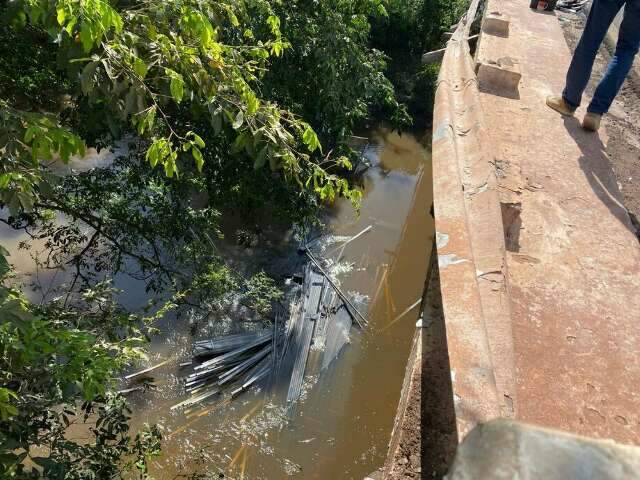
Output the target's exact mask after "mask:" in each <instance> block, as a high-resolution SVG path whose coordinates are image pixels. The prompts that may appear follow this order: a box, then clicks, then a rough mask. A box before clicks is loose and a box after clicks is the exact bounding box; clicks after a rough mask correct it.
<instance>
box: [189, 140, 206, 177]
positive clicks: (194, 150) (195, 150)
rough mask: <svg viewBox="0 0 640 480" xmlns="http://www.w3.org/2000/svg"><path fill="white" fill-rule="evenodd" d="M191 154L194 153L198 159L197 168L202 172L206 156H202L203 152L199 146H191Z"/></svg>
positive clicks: (194, 156)
mask: <svg viewBox="0 0 640 480" xmlns="http://www.w3.org/2000/svg"><path fill="white" fill-rule="evenodd" d="M191 155H193V158H194V160H195V161H196V168H197V169H198V171H199V172H202V167H203V165H204V158H202V152H201V151H200V150H198V148H197V147H195V146H194V147H193V148H191Z"/></svg>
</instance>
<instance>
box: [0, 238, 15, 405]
mask: <svg viewBox="0 0 640 480" xmlns="http://www.w3.org/2000/svg"><path fill="white" fill-rule="evenodd" d="M9 256H10V255H9V252H8V251H7V250H6V249H5V248H4V247H3V246H2V245H0V279H3V278H4V276H5V275H6V274H7V273H9V270H11V267H10V266H9V262H8V260H7V257H9ZM0 390H7V389H1V388H0ZM7 392H11V390H7ZM11 393H13V392H11ZM1 394H2V392H1V391H0V395H1ZM6 395H7V398H9V393H7V394H6ZM0 401H1V399H0Z"/></svg>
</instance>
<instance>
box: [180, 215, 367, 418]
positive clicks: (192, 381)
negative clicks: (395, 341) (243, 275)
mask: <svg viewBox="0 0 640 480" xmlns="http://www.w3.org/2000/svg"><path fill="white" fill-rule="evenodd" d="M370 228H371V227H369V228H367V229H365V231H363V232H360V233H359V234H358V235H356V236H354V237H346V238H345V240H344V242H345V243H344V245H346V244H348V243H349V242H351V241H353V240H355V239H356V238H358V237H360V236H361V235H363V234H364V233H366V232H367V231H369V230H370ZM342 250H343V249H340V255H341V254H342ZM335 251H337V250H335ZM302 252H304V253H305V254H306V255H307V257H308V258H309V259H310V260H311V261H310V262H308V263H307V264H306V265H305V266H304V274H303V275H302V285H301V286H300V287H297V288H298V289H299V292H298V294H297V295H296V297H295V299H294V301H293V302H292V304H291V306H290V309H289V319H288V321H287V322H279V321H278V317H279V316H280V315H279V314H277V315H276V319H275V321H274V325H273V328H268V329H263V330H260V331H255V332H245V333H236V334H231V335H226V336H222V337H218V338H215V339H207V340H200V341H197V342H195V344H194V349H193V360H192V361H191V362H184V363H183V364H181V365H184V366H185V367H191V369H192V372H191V373H190V374H189V375H187V376H186V377H185V389H186V391H187V392H188V393H189V394H190V397H189V398H188V399H186V400H183V401H182V402H180V403H178V404H176V405H174V406H173V407H172V410H175V409H178V408H182V407H191V406H193V405H195V404H197V403H200V402H203V401H206V400H211V399H212V398H215V397H218V396H222V395H225V396H227V397H228V398H234V397H236V396H238V395H240V394H241V393H242V392H244V391H246V390H248V389H249V388H250V387H252V386H254V385H257V384H258V383H259V382H260V381H262V380H264V379H267V378H270V379H271V383H272V386H273V387H276V386H281V387H283V389H286V405H287V407H290V406H292V405H293V404H295V403H296V402H297V401H298V399H299V398H300V394H301V391H302V385H303V382H304V378H305V375H306V374H307V373H308V372H307V371H308V360H309V356H310V350H311V348H312V345H313V346H314V350H316V351H318V354H316V353H315V352H314V367H317V368H318V369H319V370H326V369H327V368H328V367H329V365H330V364H331V362H332V361H333V360H334V359H335V358H336V357H337V356H338V355H339V353H340V351H341V350H342V348H343V347H344V345H345V344H346V343H348V341H349V332H350V330H351V327H352V324H353V322H354V321H355V322H356V323H357V324H358V325H359V326H360V327H361V328H364V327H365V326H366V324H367V320H366V318H365V317H364V316H363V315H362V314H361V313H360V312H359V311H358V310H357V308H356V306H355V305H354V304H353V302H352V301H351V300H350V299H349V298H348V297H347V295H345V294H344V293H343V292H342V291H341V290H340V287H339V286H338V285H337V284H336V282H335V281H334V280H333V279H332V278H330V276H329V274H328V273H327V272H326V271H325V269H324V268H323V266H322V265H321V263H320V260H318V259H317V258H316V257H315V256H314V255H313V254H312V253H311V252H310V251H309V249H308V248H305V249H302Z"/></svg>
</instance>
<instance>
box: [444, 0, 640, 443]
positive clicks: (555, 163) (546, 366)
mask: <svg viewBox="0 0 640 480" xmlns="http://www.w3.org/2000/svg"><path fill="white" fill-rule="evenodd" d="M488 3H489V5H488V7H487V12H488V13H493V12H496V11H499V12H500V13H501V14H502V15H503V16H507V17H508V18H509V32H508V35H495V34H486V33H483V34H482V36H481V39H480V44H479V47H478V48H479V52H478V58H479V59H482V58H484V59H485V60H487V59H489V60H495V61H498V63H500V61H501V60H504V59H505V58H510V59H514V60H515V61H516V62H515V63H517V65H518V66H519V70H520V73H521V75H522V78H521V81H520V82H519V85H518V87H517V89H510V88H503V87H500V86H499V85H498V86H496V84H494V83H487V84H482V83H481V84H480V88H479V90H480V91H479V93H478V95H477V97H479V108H478V110H480V112H477V111H476V112H469V110H470V107H469V105H465V106H464V107H463V108H464V109H465V110H466V112H463V113H465V114H466V115H467V116H468V115H470V114H472V116H474V118H476V119H477V122H478V123H479V124H481V125H478V124H476V125H472V126H471V127H470V128H469V129H461V125H453V126H452V127H451V130H452V131H453V132H455V133H453V134H449V137H451V136H454V137H455V138H454V141H455V142H457V144H459V143H461V141H468V140H461V139H462V137H465V138H466V137H469V136H472V135H476V137H477V138H478V142H479V143H480V144H481V149H482V151H483V152H484V153H483V158H484V161H485V163H486V162H488V163H489V164H490V165H491V169H492V171H491V176H492V177H494V180H493V181H494V182H495V184H492V183H491V181H489V182H488V183H486V182H485V183H484V184H481V183H479V182H478V181H476V183H475V184H474V183H473V180H474V178H473V175H474V173H473V171H474V168H475V167H474V165H473V164H474V162H476V160H472V161H471V163H465V162H468V159H464V158H462V160H458V162H459V163H461V165H460V166H459V168H458V169H459V175H460V179H461V181H462V184H463V187H464V191H465V202H466V214H467V219H466V227H465V228H466V229H467V231H466V233H465V235H467V236H468V237H469V238H470V239H471V240H470V245H471V247H472V248H471V252H469V248H466V250H465V249H460V248H459V247H458V246H457V244H456V242H457V236H458V232H457V231H455V229H452V221H451V218H452V211H453V209H452V207H451V206H450V205H448V202H450V201H451V199H452V198H455V197H456V196H458V195H459V193H457V192H456V191H455V185H452V182H451V181H445V180H443V179H442V178H441V177H443V176H444V175H445V174H447V173H446V172H447V169H450V168H451V167H450V163H449V166H448V167H446V164H447V161H449V162H450V161H451V159H447V158H446V157H447V155H445V149H444V147H443V146H442V143H443V142H444V141H445V140H443V138H444V135H443V134H442V132H441V131H439V124H438V118H437V117H438V115H440V117H442V118H444V117H446V119H447V120H446V121H449V119H450V117H451V116H452V115H449V116H447V115H444V114H443V113H442V112H440V114H439V113H438V111H436V126H435V128H434V195H435V213H436V228H437V230H438V233H439V236H440V237H441V238H447V242H445V243H443V244H442V245H441V247H440V248H439V255H440V259H441V262H440V263H441V268H440V270H441V273H440V275H441V277H442V296H443V306H444V313H445V320H446V322H447V341H448V343H449V351H450V358H451V363H452V368H454V369H455V372H454V378H453V389H454V396H455V398H456V402H457V403H456V408H457V412H458V416H459V422H460V425H461V426H459V432H460V434H461V435H462V436H463V435H464V434H465V433H466V432H467V431H468V428H469V426H472V424H473V423H474V422H477V421H479V420H486V419H488V418H490V417H492V416H495V415H496V409H495V408H491V407H490V406H489V407H487V406H486V404H487V403H489V404H490V403H491V402H492V401H493V400H492V397H493V398H495V393H494V391H495V390H497V397H498V399H497V402H498V404H499V405H500V407H499V408H501V409H502V410H501V415H503V416H514V417H515V418H518V419H520V420H523V421H526V422H530V423H534V424H539V425H544V426H549V427H555V428H559V429H563V430H567V431H571V432H575V433H580V434H585V435H589V436H594V437H606V438H613V439H615V440H618V441H621V442H627V443H640V391H639V390H638V385H640V329H639V327H640V247H639V244H638V241H637V239H636V237H635V235H634V233H633V228H632V226H631V224H630V221H629V217H628V214H627V211H626V209H625V208H624V206H623V205H622V203H621V198H622V197H621V194H620V192H619V190H618V187H617V183H616V181H615V177H614V174H613V171H612V169H611V165H610V163H609V160H608V158H607V156H606V154H605V145H606V142H607V139H606V135H605V133H604V132H601V133H600V134H593V133H588V132H586V131H583V130H582V129H581V127H580V125H579V120H578V119H580V118H581V117H582V114H583V113H584V109H581V110H580V111H579V112H578V114H577V118H570V119H563V118H562V117H560V116H559V115H558V114H556V113H555V112H553V111H551V110H550V109H548V108H547V107H546V106H545V103H544V100H545V97H546V96H547V95H549V94H552V93H557V92H559V91H560V90H561V89H562V87H563V84H564V77H565V74H566V68H567V66H568V64H569V61H570V53H569V49H568V47H567V45H566V42H565V39H564V37H563V34H562V31H561V28H560V25H559V23H558V20H557V18H556V17H555V15H553V14H550V13H546V12H538V11H533V10H530V9H529V8H528V2H525V1H522V0H519V1H514V0H501V1H496V0H490V1H489V2H488ZM446 63H447V60H446V59H445V64H446ZM460 83H462V84H465V85H466V80H465V79H464V78H463V79H462V81H461V82H460ZM449 88H451V89H452V90H454V91H455V90H456V88H458V85H456V84H455V82H451V85H449ZM441 97H442V95H441ZM440 100H442V98H440ZM441 103H442V102H441ZM456 108H457V107H455V106H454V107H453V110H454V111H455V110H456ZM471 109H473V107H471ZM457 114H460V109H458V111H457ZM443 123H446V122H443ZM454 123H455V122H454ZM446 141H451V138H448V139H447V140H446ZM454 150H455V151H456V152H457V155H458V156H460V155H461V154H460V152H461V151H462V152H463V155H464V150H461V149H460V148H459V147H456V149H454ZM452 151H453V150H452ZM447 153H450V151H448V152H447ZM469 172H471V173H469ZM476 174H477V172H476ZM476 180H477V175H476ZM494 185H495V186H494ZM470 186H471V187H473V188H471V189H470V188H469V187H470ZM494 188H495V191H496V193H497V195H496V196H497V201H499V203H500V207H501V212H502V221H503V225H501V228H502V229H503V231H502V232H500V233H501V234H504V238H505V241H504V244H502V243H501V242H496V244H495V245H494V247H493V248H494V250H495V252H494V253H495V255H494V256H493V259H494V262H495V261H496V259H499V258H503V259H504V264H503V265H502V267H501V268H498V269H497V270H495V271H492V272H487V270H485V269H482V268H479V267H478V265H479V263H480V261H479V260H478V253H479V251H480V250H481V249H486V248H487V245H486V243H484V244H482V243H479V242H478V241H475V242H474V238H475V239H477V240H479V239H481V238H483V237H487V233H486V231H483V230H487V229H495V228H496V224H495V222H493V223H492V222H487V223H486V224H485V225H484V226H483V224H482V222H477V221H474V219H473V218H471V217H470V215H471V214H472V213H473V212H474V211H478V207H477V205H476V206H475V207H473V202H474V201H475V202H476V203H477V201H476V200H474V197H473V196H474V195H475V196H477V194H480V193H482V194H483V195H485V193H486V191H487V190H489V191H491V190H492V189H494ZM458 192H459V190H458ZM456 201H457V200H456ZM458 220H459V219H458ZM456 225H463V223H461V222H459V221H457V223H456ZM505 250H506V251H505ZM460 252H462V253H460ZM480 253H481V254H482V255H484V256H486V252H480ZM452 255H453V256H452ZM455 255H458V256H457V257H456V256H455ZM469 255H471V257H470V256H469ZM452 258H459V261H458V262H457V263H455V262H454V263H452V262H451V259H452ZM443 260H444V261H443ZM465 263H466V264H467V265H469V264H470V265H471V266H475V271H476V279H475V283H476V284H477V285H471V284H470V283H469V282H470V280H469V275H468V274H469V267H468V266H466V267H464V265H465ZM487 273H492V274H493V276H487ZM462 274H464V276H462ZM487 282H489V283H491V284H494V285H495V288H494V289H493V290H497V291H499V292H500V294H499V295H497V296H496V294H495V293H493V294H492V293H491V289H489V290H487V289H486V287H484V291H483V285H486V284H487ZM460 283H464V284H465V285H467V287H465V288H464V289H461V288H459V285H460ZM456 285H458V287H456ZM470 290H473V292H474V293H473V295H472V296H468V295H466V293H465V292H467V291H470ZM478 292H479V293H480V299H481V301H480V302H478V301H477V299H476V297H477V293H478ZM461 293H462V294H463V295H462V296H460V294H461ZM491 295H494V296H493V297H492V298H491V297H490V296H491ZM496 299H497V300H498V302H497V303H496ZM503 300H505V302H506V303H500V302H502V301H503ZM465 302H466V304H468V305H470V306H471V308H472V309H471V310H468V311H467V312H466V314H467V316H468V317H469V318H470V317H474V318H477V315H478V314H479V313H478V309H479V306H480V307H481V310H482V311H481V312H480V315H482V316H483V319H482V322H483V323H484V326H482V325H481V324H480V323H482V322H480V323H478V322H477V321H475V323H471V324H469V328H468V329H467V330H466V331H464V330H461V329H460V327H461V324H460V322H461V321H464V315H463V313H464V312H461V311H460V304H461V303H463V304H464V303H465ZM500 306H502V308H500ZM482 335H486V343H488V345H489V356H490V357H491V358H490V361H489V362H488V361H487V360H486V359H485V358H481V362H480V363H478V365H479V366H480V367H481V368H480V370H482V371H483V372H485V373H486V369H487V365H489V364H490V365H491V366H492V367H491V368H492V369H493V372H492V373H493V379H488V380H487V381H486V382H485V385H486V389H487V394H486V398H482V396H481V393H480V392H479V391H478V390H477V389H476V390H473V389H471V390H470V389H469V388H468V385H465V381H466V380H463V379H464V378H465V377H467V378H468V377H474V376H475V377H477V376H478V369H477V368H475V367H474V363H473V362H467V363H465V360H464V358H463V357H465V354H466V352H467V351H468V350H467V349H468V348H469V338H470V337H473V338H476V344H477V345H480V346H481V347H482V345H483V342H482V339H481V337H482ZM478 339H479V340H478ZM476 355H478V353H476ZM480 357H482V355H481V354H480ZM483 375H484V373H483ZM492 390H493V391H492ZM483 402H484V403H483Z"/></svg>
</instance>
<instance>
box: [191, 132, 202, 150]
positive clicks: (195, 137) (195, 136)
mask: <svg viewBox="0 0 640 480" xmlns="http://www.w3.org/2000/svg"><path fill="white" fill-rule="evenodd" d="M191 135H192V136H193V141H194V142H195V144H196V145H197V146H198V147H199V148H204V140H202V137H201V136H200V135H198V134H197V133H193V132H191Z"/></svg>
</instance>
